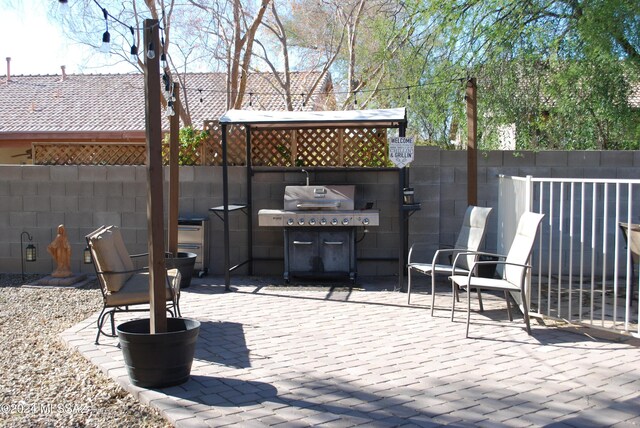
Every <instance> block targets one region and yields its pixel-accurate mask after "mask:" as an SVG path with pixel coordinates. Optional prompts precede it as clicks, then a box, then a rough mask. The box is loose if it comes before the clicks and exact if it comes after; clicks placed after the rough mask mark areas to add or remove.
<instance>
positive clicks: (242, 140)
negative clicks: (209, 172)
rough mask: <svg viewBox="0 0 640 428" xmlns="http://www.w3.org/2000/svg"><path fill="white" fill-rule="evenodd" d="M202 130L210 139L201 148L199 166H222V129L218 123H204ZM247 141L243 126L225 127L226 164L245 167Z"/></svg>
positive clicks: (211, 121) (212, 121)
mask: <svg viewBox="0 0 640 428" xmlns="http://www.w3.org/2000/svg"><path fill="white" fill-rule="evenodd" d="M204 130H205V131H208V132H209V135H210V138H209V139H208V140H207V141H206V142H205V143H204V145H203V147H202V148H201V157H202V162H201V165H216V166H221V165H222V127H221V126H220V124H219V123H218V121H217V120H216V121H214V120H210V121H205V123H204ZM246 158H247V141H246V133H245V128H244V126H227V164H228V165H230V166H243V165H246Z"/></svg>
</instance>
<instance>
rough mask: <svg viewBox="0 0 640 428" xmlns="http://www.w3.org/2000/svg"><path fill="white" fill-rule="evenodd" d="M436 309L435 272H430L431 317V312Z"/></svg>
mask: <svg viewBox="0 0 640 428" xmlns="http://www.w3.org/2000/svg"><path fill="white" fill-rule="evenodd" d="M435 307H436V275H435V272H431V316H433V310H434V308H435Z"/></svg>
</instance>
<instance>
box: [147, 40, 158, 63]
mask: <svg viewBox="0 0 640 428" xmlns="http://www.w3.org/2000/svg"><path fill="white" fill-rule="evenodd" d="M155 57H156V50H155V46H153V42H149V46H148V47H147V58H149V59H154V58H155Z"/></svg>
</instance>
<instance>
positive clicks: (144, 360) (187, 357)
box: [117, 318, 200, 388]
mask: <svg viewBox="0 0 640 428" xmlns="http://www.w3.org/2000/svg"><path fill="white" fill-rule="evenodd" d="M149 323H150V320H149V318H144V319H138V320H133V321H128V322H125V323H123V324H120V325H119V326H118V328H117V331H118V339H119V340H120V347H121V349H122V354H123V356H124V362H125V364H126V366H127V372H128V373H129V379H130V380H131V383H132V384H134V385H136V386H139V387H142V388H162V387H167V386H173V385H180V384H182V383H184V382H186V381H187V380H189V375H190V373H191V363H192V362H193V355H194V352H195V348H196V340H197V338H198V333H199V331H200V322H199V321H196V320H192V319H187V318H167V332H166V333H157V334H150V333H149Z"/></svg>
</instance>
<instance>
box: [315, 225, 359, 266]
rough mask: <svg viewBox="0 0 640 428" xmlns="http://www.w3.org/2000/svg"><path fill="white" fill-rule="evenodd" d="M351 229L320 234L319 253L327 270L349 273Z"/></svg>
mask: <svg viewBox="0 0 640 428" xmlns="http://www.w3.org/2000/svg"><path fill="white" fill-rule="evenodd" d="M349 235H350V233H349V231H348V230H341V231H331V232H324V233H320V234H319V236H318V245H319V248H318V253H319V258H320V260H322V264H323V267H324V271H325V272H336V273H341V272H342V273H349V272H350V268H351V264H350V262H349V259H350V257H349V254H350V252H351V242H350V240H349Z"/></svg>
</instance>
